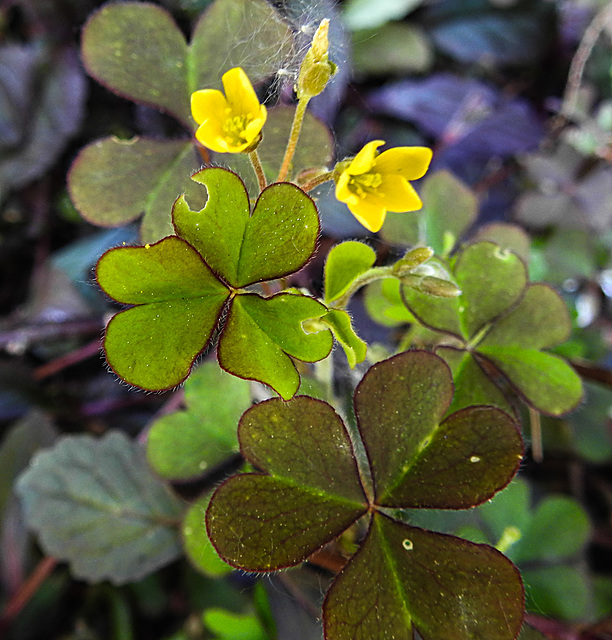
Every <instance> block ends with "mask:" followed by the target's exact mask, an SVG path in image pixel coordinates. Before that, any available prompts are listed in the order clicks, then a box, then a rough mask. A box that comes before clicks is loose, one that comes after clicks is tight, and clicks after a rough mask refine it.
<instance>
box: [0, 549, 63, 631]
mask: <svg viewBox="0 0 612 640" xmlns="http://www.w3.org/2000/svg"><path fill="white" fill-rule="evenodd" d="M56 565H57V560H56V559H55V558H50V557H46V558H43V559H42V560H41V561H40V562H39V563H38V565H37V566H36V568H35V569H34V571H32V573H31V574H30V575H29V576H28V578H27V580H26V581H25V582H24V583H23V584H22V585H21V587H20V588H19V589H18V591H17V592H16V593H15V594H14V595H13V597H12V598H11V599H10V600H9V601H8V602H7V604H6V605H5V607H4V611H3V612H2V616H0V632H2V631H3V630H5V629H6V628H8V625H9V624H10V622H11V621H12V620H13V619H14V618H15V617H16V616H17V615H18V614H19V612H20V611H21V610H22V609H23V608H24V607H25V606H26V604H27V603H28V602H29V601H30V600H31V599H32V596H33V595H34V594H35V593H36V592H37V591H38V589H40V586H41V585H42V583H43V582H44V581H45V580H46V579H47V578H48V577H49V576H50V575H51V573H52V572H53V569H55V566H56Z"/></svg>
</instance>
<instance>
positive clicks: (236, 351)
mask: <svg viewBox="0 0 612 640" xmlns="http://www.w3.org/2000/svg"><path fill="white" fill-rule="evenodd" d="M326 312H327V309H326V308H325V307H324V306H323V305H322V304H321V303H320V302H317V301H316V300H315V299H314V298H309V297H307V296H303V295H296V294H291V293H280V294H277V295H275V296H273V297H272V298H262V297H261V296H259V295H257V294H242V295H239V296H236V297H235V298H234V300H233V303H232V306H231V308H230V311H229V315H228V318H227V322H226V325H225V329H224V331H223V335H222V337H221V342H220V344H219V349H218V357H219V363H220V364H221V366H222V367H223V368H224V369H225V370H226V371H229V372H230V373H233V374H234V375H237V376H239V377H241V378H247V379H248V380H258V381H260V382H264V383H265V384H268V385H269V386H271V387H272V388H273V389H274V390H275V391H276V392H277V393H278V394H279V395H281V396H282V397H283V398H285V400H288V399H289V398H291V397H293V395H294V394H295V392H296V391H297V389H298V386H299V383H300V377H299V375H298V373H297V370H296V368H295V365H294V364H293V362H292V360H291V358H290V357H289V356H293V357H295V358H298V359H299V360H303V361H305V362H316V361H318V360H322V359H323V358H325V357H327V356H328V355H329V352H330V351H331V349H332V346H333V337H332V335H331V332H330V331H329V330H324V331H321V332H319V333H311V334H307V333H306V332H305V331H304V329H303V328H302V326H301V325H302V322H304V321H305V320H310V319H312V318H320V317H321V316H323V315H324V314H325V313H326Z"/></svg>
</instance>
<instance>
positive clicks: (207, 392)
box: [147, 360, 251, 480]
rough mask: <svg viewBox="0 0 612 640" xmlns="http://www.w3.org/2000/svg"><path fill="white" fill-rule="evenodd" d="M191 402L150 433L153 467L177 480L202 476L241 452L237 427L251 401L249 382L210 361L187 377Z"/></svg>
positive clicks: (150, 452) (158, 424)
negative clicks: (239, 450) (229, 373)
mask: <svg viewBox="0 0 612 640" xmlns="http://www.w3.org/2000/svg"><path fill="white" fill-rule="evenodd" d="M219 398H223V399H224V400H223V402H219ZM185 404H186V405H187V408H186V409H185V410H181V411H176V412H174V413H171V414H168V415H165V416H162V417H161V418H159V419H158V420H156V421H155V422H154V423H153V425H152V426H151V429H150V430H149V434H148V436H147V457H148V459H149V462H150V464H151V466H152V467H153V468H154V469H155V471H157V473H159V474H160V475H161V476H163V477H164V478H169V479H173V480H180V479H187V478H190V477H192V476H197V475H200V474H202V473H203V472H204V471H207V470H210V469H212V468H213V467H214V466H215V465H216V464H218V463H220V462H222V461H223V460H225V459H226V458H227V457H228V456H230V455H231V454H232V453H236V452H237V451H238V440H237V438H236V426H237V425H238V421H239V420H240V416H241V415H242V412H243V411H245V410H246V409H248V407H249V406H250V404H251V393H250V388H249V384H248V383H247V382H245V381H244V380H240V379H239V378H235V377H233V376H230V375H228V374H227V373H225V371H223V369H220V368H219V365H218V364H217V363H216V362H215V361H212V360H209V361H207V362H204V363H203V364H202V365H200V366H199V367H198V368H197V369H196V370H195V372H194V373H193V374H192V375H191V376H190V377H189V378H188V379H187V380H186V382H185Z"/></svg>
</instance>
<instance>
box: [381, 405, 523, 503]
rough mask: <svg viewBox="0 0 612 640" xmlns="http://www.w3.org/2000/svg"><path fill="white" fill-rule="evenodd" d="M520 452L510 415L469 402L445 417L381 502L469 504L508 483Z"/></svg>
mask: <svg viewBox="0 0 612 640" xmlns="http://www.w3.org/2000/svg"><path fill="white" fill-rule="evenodd" d="M369 451H370V452H371V448H370V449H369ZM522 457H523V443H522V440H521V436H520V433H519V430H518V427H517V425H516V423H515V422H514V420H512V418H510V417H509V416H508V415H507V414H506V413H504V412H503V411H500V410H499V409H495V408H493V407H483V406H478V407H468V408H467V409H462V410H461V411H457V412H456V413H453V414H451V415H450V416H449V417H448V418H446V420H444V422H442V424H441V425H440V426H439V427H438V428H437V429H436V430H435V431H434V432H433V433H432V434H431V436H430V441H429V443H428V444H427V445H426V446H425V447H424V448H423V449H422V450H421V451H419V453H418V454H417V455H416V456H415V458H413V460H412V461H411V463H410V466H409V468H408V469H407V470H406V471H405V472H404V473H403V475H402V476H400V477H399V478H398V479H397V480H396V482H395V484H394V485H393V486H391V487H389V488H388V490H387V491H386V492H385V494H384V495H383V496H382V497H380V498H379V499H378V504H380V505H384V506H389V507H396V506H401V507H425V508H433V509H466V508H468V507H472V506H474V505H476V504H480V503H482V502H484V501H485V500H487V499H489V498H491V497H492V496H493V495H494V494H495V493H496V492H497V491H499V490H500V489H502V488H503V487H504V486H506V485H507V484H508V482H509V481H510V479H511V478H512V476H514V474H515V473H516V472H517V470H518V467H519V463H520V461H521V459H522Z"/></svg>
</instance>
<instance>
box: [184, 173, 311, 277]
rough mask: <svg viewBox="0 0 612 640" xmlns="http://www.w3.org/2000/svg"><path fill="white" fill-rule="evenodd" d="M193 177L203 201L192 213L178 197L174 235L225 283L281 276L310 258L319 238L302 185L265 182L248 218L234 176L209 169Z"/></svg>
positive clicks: (243, 190)
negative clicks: (204, 191)
mask: <svg viewBox="0 0 612 640" xmlns="http://www.w3.org/2000/svg"><path fill="white" fill-rule="evenodd" d="M193 179H194V180H195V181H197V182H199V183H201V184H203V185H204V186H205V187H206V189H207V191H208V194H209V197H208V202H207V204H206V206H205V207H204V208H203V209H202V210H201V211H192V210H191V209H190V208H189V205H188V204H187V202H186V201H185V199H184V198H179V199H178V200H177V202H176V204H175V206H174V211H173V218H174V224H175V227H176V230H177V233H178V234H179V235H180V236H182V237H183V238H185V239H186V240H187V241H188V242H190V243H191V244H193V246H194V247H195V248H196V249H197V250H198V251H199V252H200V254H201V255H202V256H203V257H204V259H205V260H206V262H207V263H208V264H209V265H210V266H211V268H212V269H213V270H214V271H215V272H216V273H218V274H219V275H220V276H221V277H223V278H224V279H225V280H227V282H229V284H230V285H232V286H233V287H237V288H238V287H245V286H247V285H249V284H252V283H254V282H260V281H263V280H272V279H275V278H280V277H282V276H285V275H288V274H290V273H293V272H295V271H297V270H298V269H301V268H302V267H303V266H304V264H306V262H307V261H308V260H309V258H310V256H311V255H312V253H313V252H314V250H315V247H316V243H317V240H318V236H319V216H318V213H317V209H316V207H315V204H314V202H313V201H312V200H311V198H309V197H308V196H307V195H306V194H305V193H304V192H303V191H302V190H301V189H299V188H298V187H296V186H295V185H292V184H289V183H276V184H273V185H270V186H269V187H267V188H266V189H265V190H264V191H263V192H262V193H261V195H260V196H259V198H258V200H257V202H256V204H255V208H254V210H253V214H252V215H251V216H249V200H248V195H247V192H246V188H245V186H244V184H243V182H242V180H241V179H240V178H239V177H238V176H237V175H236V174H234V173H232V172H231V171H227V170H226V169H220V168H209V169H203V170H202V171H199V172H198V173H196V174H195V175H194V176H193Z"/></svg>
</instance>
